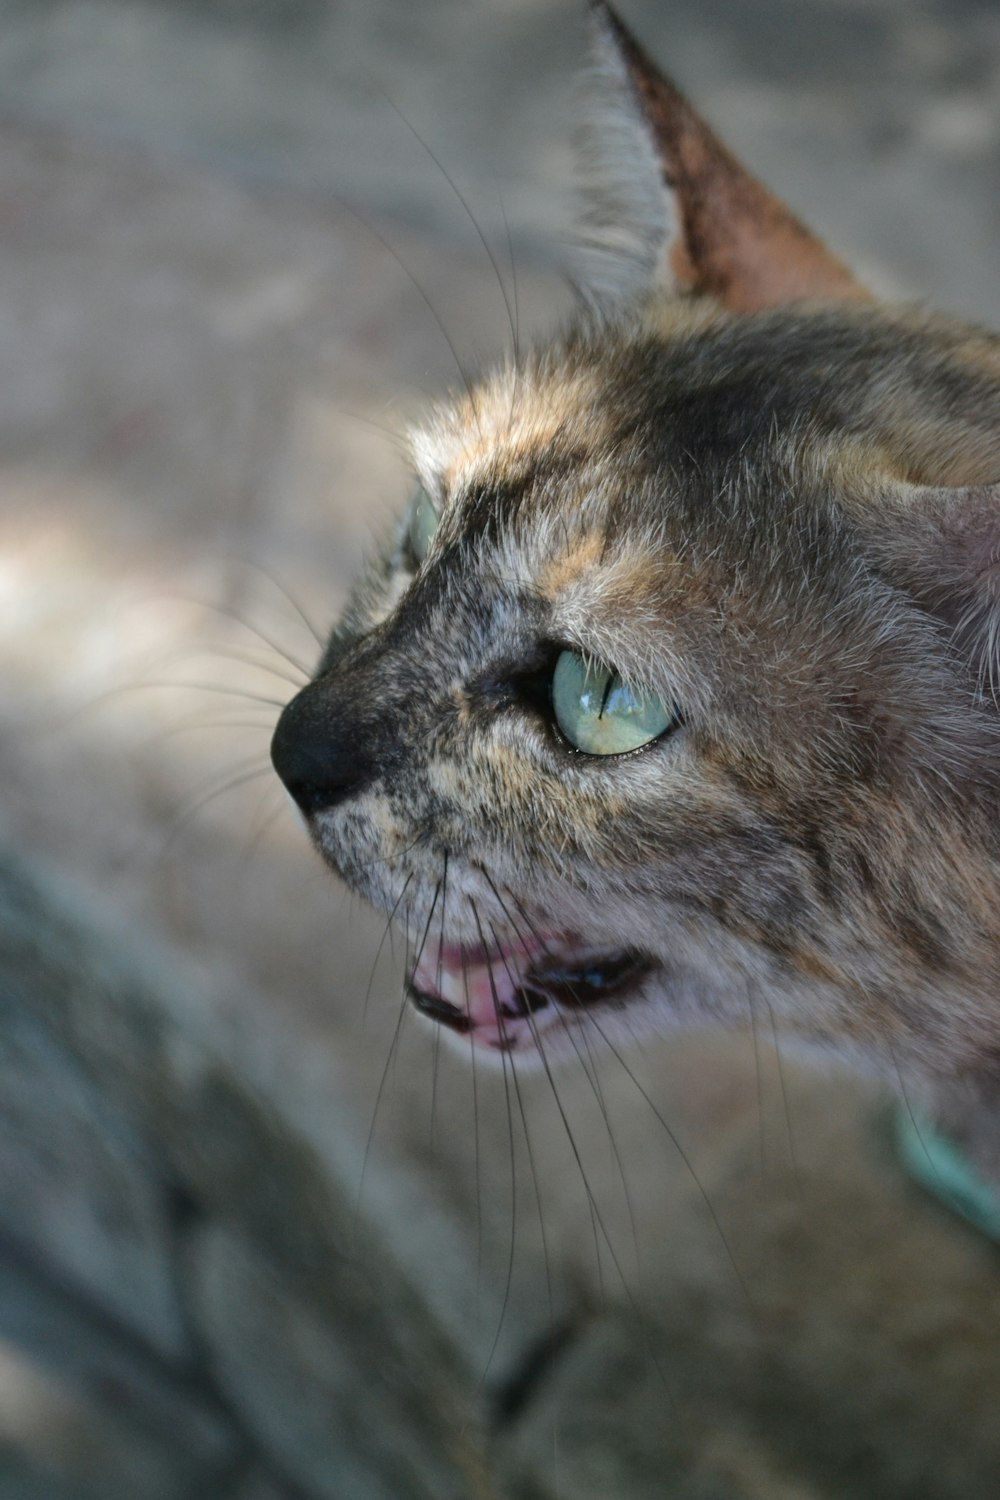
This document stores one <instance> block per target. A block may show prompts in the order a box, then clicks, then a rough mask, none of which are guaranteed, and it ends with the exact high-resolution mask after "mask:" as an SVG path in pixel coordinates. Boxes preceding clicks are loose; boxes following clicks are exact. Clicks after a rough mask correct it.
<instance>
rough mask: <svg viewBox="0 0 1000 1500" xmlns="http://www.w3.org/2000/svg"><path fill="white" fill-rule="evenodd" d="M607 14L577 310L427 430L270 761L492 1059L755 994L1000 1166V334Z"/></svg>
mask: <svg viewBox="0 0 1000 1500" xmlns="http://www.w3.org/2000/svg"><path fill="white" fill-rule="evenodd" d="M592 14H593V29H594V36H595V44H594V52H595V63H594V70H593V76H592V79H591V86H590V90H589V92H590V102H591V106H592V108H591V113H590V117H589V120H588V122H587V125H586V127H585V133H584V141H583V157H584V160H585V162H586V165H587V170H588V172H589V176H590V186H589V189H588V192H587V196H586V201H585V205H584V210H583V215H582V226H581V239H582V240H583V244H584V254H583V257H582V260H581V270H580V273H579V278H578V281H579V306H578V312H577V315H576V317H575V319H574V321H573V323H572V325H571V326H570V327H569V328H568V329H567V330H565V331H563V332H562V333H560V334H559V335H558V336H556V337H555V338H553V339H552V340H551V342H550V343H548V344H547V345H546V346H544V347H541V348H539V349H537V350H535V351H533V352H531V353H528V354H524V355H523V356H521V357H519V358H516V359H511V360H509V361H508V362H507V363H506V364H505V365H503V366H502V367H501V368H500V369H498V370H496V371H495V372H494V373H492V374H491V375H488V376H486V377H485V378H484V379H482V380H481V381H478V382H477V383H475V384H474V385H473V384H470V385H469V386H468V388H467V389H465V390H463V391H461V392H460V393H459V394H458V395H456V396H454V397H452V398H451V399H448V400H446V401H443V402H441V403H439V404H438V405H437V406H436V407H435V408H434V409H433V410H432V411H431V413H430V415H429V417H428V418H427V420H426V421H425V422H424V423H423V424H422V425H421V426H419V427H418V428H417V429H416V430H415V431H413V432H412V433H411V434H410V451H411V453H412V457H413V466H414V470H415V474H416V476H417V478H416V486H415V492H414V497H413V501H412V503H411V506H410V510H409V512H408V514H407V516H406V518H405V519H404V521H403V522H402V523H401V525H400V527H399V528H398V530H397V532H396V534H395V535H394V536H393V537H392V538H391V539H390V541H389V543H388V545H387V546H386V548H385V549H384V551H383V553H382V555H381V556H380V558H379V560H378V561H377V562H376V563H375V564H374V565H373V566H372V567H371V568H370V570H369V572H368V573H367V575H366V576H365V577H364V578H363V579H362V581H361V582H360V583H359V585H358V587H357V589H356V591H355V593H354V595H353V598H352V601H351V603H350V605H349V607H348V609H347V611H346V613H345V615H344V617H343V619H342V621H341V622H340V624H339V625H338V626H337V628H336V629H335V630H334V632H333V634H332V637H331V639H330V641H329V643H328V645H327V647H326V649H325V652H324V654H323V656H322V660H321V661H320V664H319V667H318V669H317V671H316V674H315V677H314V679H313V681H312V682H311V683H310V684H309V685H307V686H306V687H305V688H304V689H303V690H302V691H301V692H299V693H298V695H297V696H296V697H295V698H294V699H293V701H292V702H291V703H290V704H289V705H288V706H287V707H286V708H285V710H284V712H283V714H282V716H281V718H280V721H279V723H278V726H277V729H276V731H275V735H274V740H273V746H272V758H273V761H274V765H275V767H276V769H277V771H278V774H279V775H280V777H281V778H282V780H283V781H284V783H285V785H286V787H287V788H288V790H289V791H290V793H291V794H292V796H293V797H294V799H295V801H296V802H297V803H298V805H299V807H300V809H301V810H302V812H303V813H304V815H305V817H306V820H307V823H308V827H309V831H310V834H311V837H312V840H313V842H314V843H315V845H316V847H317V848H318V850H319V852H320V854H321V855H322V857H323V858H324V859H325V860H326V861H327V862H328V864H329V865H331V866H332V867H333V868H334V869H335V870H336V871H338V872H339V873H340V874H341V875H342V876H343V877H344V878H345V879H346V880H347V881H348V883H349V884H350V885H351V886H352V887H353V888H354V889H355V890H357V891H359V892H361V893H362V894H363V895H364V896H365V897H367V898H368V900H370V901H371V902H373V903H374V904H375V905H376V906H377V907H379V908H381V909H382V910H383V911H384V912H386V913H388V914H390V915H392V916H393V917H394V918H395V919H396V920H400V921H402V922H403V923H404V924H405V927H406V930H407V933H408V935H409V940H410V943H411V945H412V951H413V955H414V961H413V964H412V967H411V974H410V980H409V993H410V998H411V999H412V1002H413V1005H414V1006H415V1008H416V1009H417V1010H418V1011H419V1012H421V1013H422V1014H423V1015H424V1016H425V1017H427V1018H429V1020H430V1021H431V1022H433V1023H435V1024H436V1025H437V1026H439V1027H440V1028H442V1029H443V1030H444V1031H445V1032H446V1033H448V1034H450V1035H451V1036H452V1037H453V1038H454V1039H455V1040H456V1041H457V1043H458V1044H459V1045H460V1046H463V1047H465V1048H466V1049H470V1048H471V1047H473V1046H475V1047H476V1049H477V1057H479V1058H482V1057H483V1056H484V1055H492V1056H494V1057H495V1058H497V1059H499V1060H500V1061H501V1062H503V1061H504V1060H505V1058H506V1056H507V1054H508V1053H511V1052H515V1053H516V1054H517V1058H518V1062H519V1065H520V1064H521V1062H522V1060H523V1062H524V1063H529V1062H531V1061H535V1062H539V1063H540V1064H541V1065H543V1066H545V1067H548V1066H549V1062H550V1061H551V1060H553V1059H556V1058H559V1057H575V1056H576V1055H577V1054H576V1046H575V1034H576V1033H577V1032H578V1031H579V1029H580V1028H581V1027H582V1026H583V1025H584V1024H586V1026H587V1032H588V1036H589V1038H590V1042H589V1045H592V1044H593V1037H594V1035H595V1033H596V1034H597V1035H599V1036H603V1037H605V1038H606V1039H607V1040H608V1042H609V1043H610V1044H611V1045H615V1046H617V1045H619V1044H620V1043H622V1042H623V1041H624V1042H627V1043H628V1044H630V1045H634V1037H635V1036H636V1035H637V1034H638V1035H640V1036H641V1035H642V1034H643V1033H644V1032H645V1033H647V1034H660V1033H663V1032H665V1031H667V1030H668V1029H670V1028H672V1027H676V1026H681V1025H683V1026H686V1027H690V1026H692V1025H694V1026H704V1025H711V1026H720V1025H721V1026H743V1025H745V1023H746V1020H747V1015H748V1007H749V1006H751V1005H752V1004H753V1003H754V1000H755V998H756V997H758V996H759V997H761V998H762V1000H763V1002H764V1003H766V1005H767V1007H768V1008H769V1010H770V1012H771V1013H772V1015H773V1017H774V1020H775V1024H776V1026H777V1028H778V1031H779V1033H780V1035H781V1037H782V1038H783V1041H784V1042H785V1043H786V1044H787V1045H794V1044H798V1045H800V1046H801V1047H802V1048H804V1049H806V1050H810V1051H811V1050H814V1049H816V1048H819V1049H821V1050H824V1051H825V1050H829V1049H832V1050H833V1051H835V1052H837V1053H839V1054H841V1055H844V1056H847V1057H848V1058H850V1059H852V1060H853V1061H854V1062H855V1063H857V1064H858V1065H860V1066H861V1067H863V1068H865V1069H867V1070H871V1071H874V1072H877V1073H879V1074H881V1075H882V1076H884V1077H885V1078H886V1079H888V1080H889V1082H890V1083H892V1084H893V1085H894V1086H896V1087H897V1088H898V1089H900V1090H902V1091H903V1092H904V1093H905V1096H906V1099H907V1102H908V1107H909V1101H911V1100H912V1101H913V1104H914V1105H915V1106H920V1107H921V1108H922V1109H923V1110H924V1111H925V1112H926V1113H927V1114H928V1116H929V1117H930V1118H931V1119H933V1120H934V1121H935V1123H936V1124H937V1125H938V1126H939V1127H940V1128H941V1129H942V1130H944V1131H945V1132H947V1134H948V1135H949V1136H951V1137H952V1138H953V1139H955V1140H956V1141H957V1142H959V1143H960V1144H961V1146H962V1147H963V1148H964V1150H965V1151H966V1153H967V1156H968V1159H969V1160H970V1161H971V1162H972V1163H973V1164H974V1166H975V1167H976V1168H978V1170H979V1171H980V1172H981V1173H983V1174H984V1175H985V1176H986V1177H987V1178H988V1179H989V1180H990V1181H992V1182H994V1183H997V1184H1000V810H998V809H1000V804H998V800H997V792H998V789H1000V736H998V732H997V730H998V716H997V702H996V688H997V677H998V672H997V668H998V665H1000V662H998V630H997V627H998V623H1000V597H998V570H997V567H996V561H997V556H998V551H1000V489H998V488H997V485H998V482H1000V341H998V339H997V338H996V337H994V336H993V335H991V334H989V333H986V332H983V331H980V330H979V329H976V328H973V327H969V326H966V325H964V324H962V323H959V322H957V321H955V320H953V319H950V318H947V317H944V316H938V315H934V314H931V313H928V312H925V311H922V310H916V309H914V308H912V307H895V306H889V305H884V304H880V303H879V302H878V301H876V299H875V298H874V297H873V296H872V295H871V294H870V293H869V292H868V291H867V290H866V288H865V287H864V286H863V285H862V284H861V283H860V282H859V281H858V280H857V279H856V278H855V277H854V275H853V274H852V273H851V272H850V271H849V270H848V269H847V267H846V266H844V265H843V264H842V263H841V262H840V261H839V260H838V259H837V258H836V257H835V256H834V255H832V254H831V253H830V252H829V251H828V250H827V249H826V248H825V247H824V246H823V245H822V244H821V242H820V241H819V240H818V239H817V238H816V237H815V236H814V235H813V234H812V233H811V232H810V231H809V230H808V229H807V228H805V227H804V226H803V225H802V224H801V223H800V222H798V220H797V219H796V218H795V217H794V216H793V215H792V214H791V212H790V211H789V210H788V209H787V208H785V207H784V206H783V205H782V204H781V203H780V201H779V200H778V199H777V198H775V197H774V196H773V195H772V194H771V193H770V192H769V191H768V190H767V189H766V188H765V187H764V186H763V185H762V184H761V183H760V182H758V181H757V180H756V179H755V178H754V177H752V176H751V175H750V174H749V173H748V172H747V171H746V170H745V169H744V168H743V167H742V166H741V165H740V164H739V163H738V161H737V160H736V159H735V157H734V156H733V155H732V154H731V153H730V151H729V150H728V149H727V147H726V146H725V145H723V144H722V143H721V142H720V141H719V140H718V139H717V138H716V136H715V135H714V134H713V133H712V131H711V130H710V129H709V127H708V126H707V125H706V124H705V123H704V122H703V121H702V120H701V119H700V118H699V116H698V115H697V114H696V113H695V111H694V110H693V109H692V107H691V106H690V104H689V103H688V102H687V101H686V99H685V98H684V97H683V96H682V95H681V94H680V93H679V92H678V91H677V89H676V88H675V87H674V86H673V84H671V83H670V82H669V81H668V80H667V78H666V77H665V76H664V75H663V74H662V73H661V72H660V71H659V70H658V68H657V67H656V65H655V64H654V63H653V61H652V60H651V59H650V57H649V56H648V55H647V54H646V53H645V51H644V50H643V49H642V47H641V46H640V45H639V43H638V42H637V41H636V40H635V39H634V37H633V36H632V35H631V34H630V33H629V32H628V31H627V30H626V28H625V26H624V24H623V22H622V21H621V20H620V18H619V17H618V16H617V15H616V14H615V12H614V11H613V10H612V9H611V8H610V7H608V6H607V5H604V4H600V3H598V4H595V5H594V6H593V8H592Z"/></svg>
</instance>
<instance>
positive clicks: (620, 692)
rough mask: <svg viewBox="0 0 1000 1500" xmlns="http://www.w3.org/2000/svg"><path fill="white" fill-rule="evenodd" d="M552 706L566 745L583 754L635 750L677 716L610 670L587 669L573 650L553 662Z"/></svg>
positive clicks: (593, 665)
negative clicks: (566, 741) (567, 742)
mask: <svg viewBox="0 0 1000 1500" xmlns="http://www.w3.org/2000/svg"><path fill="white" fill-rule="evenodd" d="M552 707H553V710H554V711H555V716H556V723H557V724H558V725H559V728H560V729H561V730H562V732H563V734H564V735H565V736H566V738H567V739H568V740H569V742H570V744H571V745H575V746H576V748H577V749H578V750H583V751H585V752H586V754H587V755H623V754H624V753H625V752H626V751H628V750H638V749H639V747H640V746H641V745H648V744H649V742H650V740H655V739H656V738H657V737H658V736H659V735H661V734H662V733H663V732H664V730H665V729H669V728H670V725H671V724H673V722H674V721H675V719H676V718H677V711H676V709H675V708H673V707H672V706H671V705H669V704H667V703H665V702H664V701H663V699H662V698H658V697H657V696H656V694H655V693H643V692H641V691H639V690H637V689H635V688H631V687H629V686H628V684H627V683H624V682H623V681H622V679H621V677H620V676H619V675H618V673H617V672H615V671H612V669H611V668H610V667H602V666H600V665H599V664H591V665H588V664H587V662H585V661H584V659H583V657H582V656H581V655H580V653H579V652H578V651H564V652H563V653H562V655H561V656H560V657H559V660H558V661H557V662H556V669H555V673H554V675H553V678H552Z"/></svg>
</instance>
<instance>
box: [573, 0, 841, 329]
mask: <svg viewBox="0 0 1000 1500" xmlns="http://www.w3.org/2000/svg"><path fill="white" fill-rule="evenodd" d="M591 14H592V29H593V57H594V62H593V68H592V71H591V73H590V74H589V75H588V79H587V83H588V99H587V107H586V110H585V119H584V124H583V128H582V129H581V132H580V158H581V162H582V165H583V169H584V174H585V183H586V186H585V208H584V214H583V221H582V224H581V230H582V241H583V244H582V254H581V268H582V274H581V276H580V283H581V290H582V291H583V293H584V295H585V297H586V298H587V300H588V301H590V302H592V303H593V304H594V305H596V306H597V307H598V308H599V309H606V310H609V311H613V310H615V309H617V308H620V307H627V306H629V305H632V304H635V303H636V302H640V301H643V300H645V299H646V298H647V297H649V296H650V295H651V294H652V293H653V292H655V291H657V290H662V291H670V292H675V293H684V292H687V293H701V294H705V295H708V296H711V297H714V298H715V299H716V300H718V301H719V302H721V303H723V305H724V306H726V307H728V308H730V309H732V310H733V311H736V312H755V311H758V310H760V309H763V308H768V307H779V306H783V305H785V304H787V303H791V302H802V301H811V302H833V301H845V300H850V301H864V300H868V297H869V294H868V293H867V292H866V291H865V289H864V288H863V287H862V286H861V285H860V283H859V282H857V281H856V280H855V278H854V277H853V276H852V275H851V273H850V271H848V270H847V268H846V266H844V265H843V264H842V263H841V262H840V261H839V260H838V259H837V258H836V257H835V256H834V255H831V254H830V252H829V251H828V250H827V249H826V248H825V246H824V245H823V244H822V242H821V241H820V240H819V239H817V238H816V236H815V235H814V234H812V233H811V232H810V231H809V230H808V229H806V228H805V226H804V225H802V224H801V223H800V222H799V221H798V219H796V218H795V216H794V214H793V213H792V212H791V210H790V209H788V208H786V207H785V205H784V204H783V203H781V202H780V200H779V199H777V198H776V197H775V196H774V195H773V194H772V193H771V192H769V191H768V189H767V188H765V187H764V186H763V184H762V183H760V182H758V181H757V179H756V178H755V177H753V176H751V174H750V173H749V172H748V171H746V169H745V168H744V167H742V166H741V165H740V163H739V162H738V161H737V160H736V158H735V157H734V156H733V155H732V153H731V152H730V151H729V150H728V148H727V147H726V146H724V145H723V144H722V142H721V141H720V140H719V139H718V137H717V136H716V135H715V134H714V133H713V132H712V131H711V130H710V129H709V127H708V126H707V125H706V124H705V122H704V121H703V120H702V119H701V118H700V117H699V116H698V115H697V114H696V112H695V111H694V109H692V107H691V105H690V104H689V103H688V101H687V100H686V99H685V98H684V96H683V94H681V93H680V92H679V91H678V90H677V89H676V88H675V87H674V85H673V84H672V83H671V82H670V80H669V79H668V78H665V77H664V75H663V74H662V73H661V72H660V71H659V69H658V68H657V67H656V65H655V64H654V63H653V62H652V60H651V59H650V57H649V56H648V55H647V54H646V52H645V51H644V50H643V48H642V47H640V45H639V43H638V42H637V41H636V40H635V38H634V37H633V36H632V35H631V33H630V32H629V31H628V30H627V29H626V27H625V25H624V24H623V22H622V21H621V20H620V18H619V17H618V16H617V15H616V13H615V12H614V11H613V10H612V9H611V7H610V6H609V5H607V4H605V3H604V0H592V5H591Z"/></svg>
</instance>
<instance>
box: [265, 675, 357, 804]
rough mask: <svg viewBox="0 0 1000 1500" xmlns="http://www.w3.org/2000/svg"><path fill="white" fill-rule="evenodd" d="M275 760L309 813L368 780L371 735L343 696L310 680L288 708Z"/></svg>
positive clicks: (348, 794) (274, 748)
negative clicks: (354, 717) (353, 717)
mask: <svg viewBox="0 0 1000 1500" xmlns="http://www.w3.org/2000/svg"><path fill="white" fill-rule="evenodd" d="M271 761H272V764H273V765H274V769H275V770H276V771H277V773H278V775H279V776H280V777H281V779H282V781H283V782H284V783H285V786H286V787H287V788H288V790H289V791H290V792H291V794H292V796H293V797H294V798H295V800H296V802H297V803H298V804H299V806H300V807H301V809H302V811H303V812H304V813H307V814H308V813H317V812H321V811H323V809H324V808H329V807H335V806H336V805H337V803H338V802H343V801H344V799H345V798H346V797H351V796H354V795H355V794H356V793H358V792H360V791H361V790H362V789H363V788H364V787H365V786H367V785H368V784H369V782H370V781H371V779H372V776H373V773H374V769H375V767H374V762H373V757H372V754H371V739H370V735H369V734H368V733H366V731H365V728H364V726H363V725H362V724H361V723H359V722H358V721H357V720H356V719H352V718H351V716H350V715H349V714H348V712H347V705H346V703H345V701H344V696H343V695H342V694H340V693H337V692H334V691H331V690H330V688H329V686H328V685H327V684H326V683H324V682H323V681H322V679H321V680H320V681H319V682H311V683H310V684H309V686H308V687H306V688H303V689H302V692H301V693H299V694H298V696H297V697H295V698H293V699H292V701H291V703H289V704H288V706H287V707H286V708H285V709H284V711H283V713H282V715H281V718H280V719H279V720H278V727H277V728H276V729H275V731H274V738H273V739H272V740H271Z"/></svg>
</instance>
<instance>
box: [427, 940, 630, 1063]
mask: <svg viewBox="0 0 1000 1500" xmlns="http://www.w3.org/2000/svg"><path fill="white" fill-rule="evenodd" d="M652 967H653V961H652V960H651V959H650V958H649V957H648V956H647V955H645V954H642V953H639V952H637V951H636V950H634V949H624V948H619V949H613V950H607V951H604V952H595V951H594V950H593V949H592V948H589V947H588V946H587V945H585V944H584V943H583V942H582V940H581V939H579V938H574V937H573V936H572V935H570V934H566V933H551V934H543V935H540V936H539V937H538V938H537V939H533V940H532V941H531V943H530V944H523V943H517V944H512V945H510V946H507V947H505V946H504V945H502V944H500V943H497V944H495V945H494V946H493V947H491V948H486V947H485V946H484V945H481V944H480V945H470V946H468V947H466V946H464V945H455V944H442V945H441V946H440V947H438V946H434V945H430V946H429V948H427V949H425V951H424V952H423V954H422V955H421V958H420V962H419V963H418V964H417V967H416V969H415V971H414V974H413V977H412V979H411V982H410V987H409V990H410V998H411V1000H412V1002H413V1004H414V1006H415V1007H416V1008H417V1010H419V1011H420V1012H421V1014H423V1015H425V1016H427V1018H428V1019H429V1020H432V1021H436V1022H437V1023H438V1024H439V1025H442V1026H446V1027H448V1028H449V1030H451V1031H455V1032H458V1033H459V1034H461V1035H467V1036H471V1037H473V1039H474V1040H476V1041H482V1042H484V1043H486V1044H487V1045H488V1046H491V1047H494V1048H497V1049H499V1050H502V1051H510V1050H512V1049H513V1048H515V1047H519V1046H526V1045H529V1044H532V1043H534V1042H536V1041H537V1039H538V1036H539V1034H540V1032H541V1030H542V1029H543V1028H544V1027H545V1026H546V1025H547V1024H548V1022H549V1020H550V1019H552V1018H555V1017H557V1016H558V1015H559V1013H561V1012H565V1011H566V1010H580V1009H584V1008H586V1007H589V1006H591V1005H596V1004H600V1003H604V1002H607V1001H610V1000H616V999H620V998H621V997H622V996H623V995H624V994H627V993H628V992H629V991H630V990H632V989H633V988H635V987H636V986H637V985H638V984H639V983H640V982H641V981H642V980H643V979H644V978H645V976H646V975H647V974H648V973H649V971H650V969H651V968H652ZM546 1011H548V1012H550V1015H545V1014H544V1013H545V1012H546Z"/></svg>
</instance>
